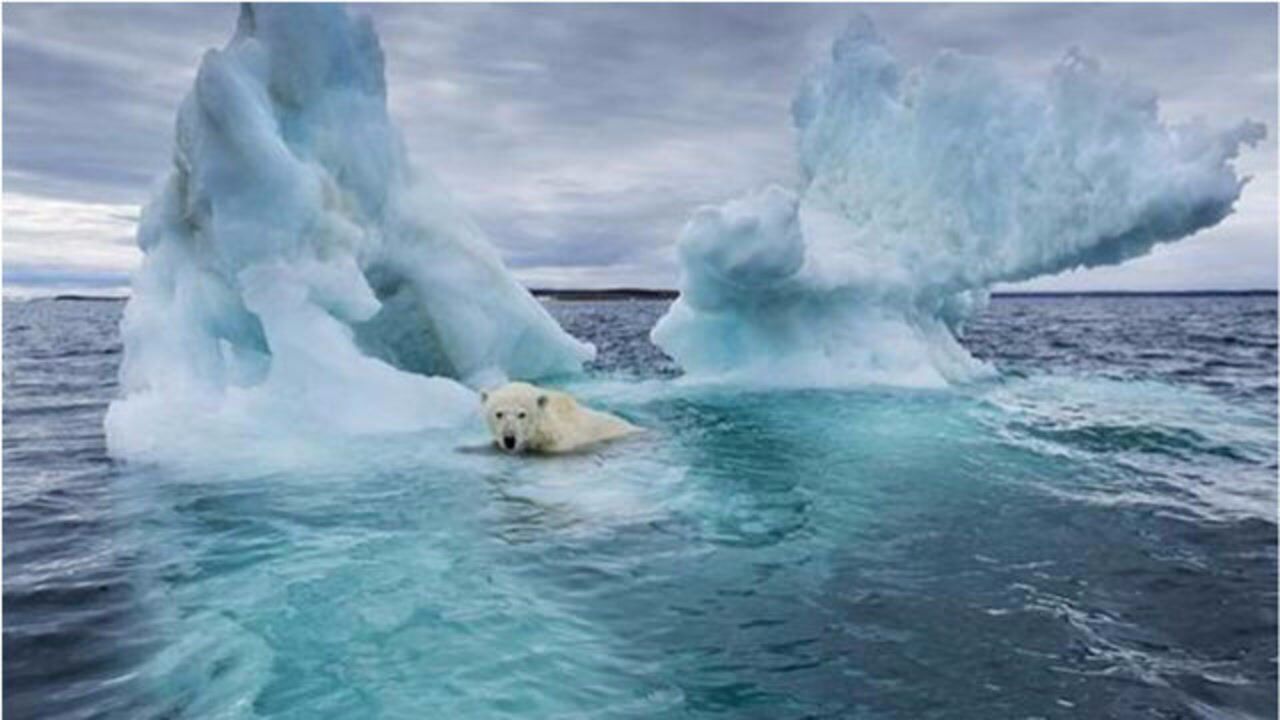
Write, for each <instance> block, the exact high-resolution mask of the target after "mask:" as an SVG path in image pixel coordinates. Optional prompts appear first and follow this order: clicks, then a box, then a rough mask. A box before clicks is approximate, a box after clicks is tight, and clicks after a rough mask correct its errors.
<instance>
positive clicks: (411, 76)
mask: <svg viewBox="0 0 1280 720" xmlns="http://www.w3.org/2000/svg"><path fill="white" fill-rule="evenodd" d="M861 9H862V10H863V11H864V12H867V13H868V14H869V15H870V16H871V17H872V18H873V19H874V20H875V22H876V23H877V25H878V26H879V28H880V30H881V31H882V33H883V34H884V35H885V36H886V37H887V38H888V39H889V41H890V43H891V45H892V47H893V48H894V51H895V52H896V53H897V54H898V55H899V56H900V58H901V59H902V60H903V63H904V64H905V65H914V64H918V63H920V62H924V61H927V60H928V59H929V58H930V57H932V56H933V54H934V53H936V51H937V50H938V49H940V48H943V47H949V48H954V49H957V50H961V51H964V52H971V53H979V54H984V55H988V56H990V57H992V58H994V59H995V60H996V61H997V62H998V63H999V64H1001V65H1002V66H1004V67H1005V68H1006V69H1008V70H1009V71H1010V72H1014V73H1025V74H1027V75H1041V74H1043V73H1044V72H1046V71H1047V69H1048V68H1049V67H1050V66H1051V65H1052V64H1053V63H1054V62H1055V61H1056V60H1057V59H1058V58H1059V57H1060V56H1061V55H1062V53H1063V52H1064V51H1065V50H1066V49H1067V48H1069V47H1072V46H1078V47H1080V48H1082V49H1084V50H1085V51H1086V52H1088V53H1090V54H1092V55H1095V56H1097V57H1099V58H1101V60H1102V61H1103V63H1104V64H1105V65H1106V66H1107V67H1109V68H1112V69H1114V70H1117V71H1119V72H1121V73H1124V74H1127V75H1128V76H1130V77H1131V78H1132V79H1133V80H1135V81H1136V82H1138V83H1141V84H1144V85H1148V86H1150V87H1153V88H1155V89H1156V90H1157V91H1158V92H1159V94H1160V97H1161V99H1162V109H1163V112H1164V114H1165V116H1166V117H1168V118H1170V119H1175V120H1177V119H1188V118H1191V117H1195V116H1203V117H1205V118H1207V119H1209V120H1210V121H1214V120H1215V119H1216V120H1218V121H1220V122H1222V123H1228V122H1233V121H1236V120H1239V119H1242V118H1245V117H1251V118H1253V119H1256V120H1260V121H1262V122H1264V123H1266V124H1267V125H1268V128H1269V138H1268V140H1267V142H1266V143H1265V144H1263V145H1262V146H1260V147H1259V148H1258V149H1255V150H1252V151H1249V152H1247V153H1246V154H1245V156H1244V157H1243V158H1242V159H1241V161H1240V167H1241V169H1242V171H1243V172H1244V173H1246V174H1250V175H1253V176H1254V180H1253V181H1252V183H1251V184H1250V185H1249V186H1248V187H1247V188H1246V190H1245V192H1244V195H1243V197H1242V200H1241V202H1240V204H1239V205H1238V209H1237V213H1236V215H1234V216H1233V217H1231V218H1229V219H1228V220H1227V221H1225V222H1224V223H1223V224H1222V225H1220V226H1218V227H1217V228H1214V229H1212V230H1209V231H1206V232H1203V233H1201V234H1200V235H1198V236H1196V237H1195V238H1192V239H1190V240H1188V241H1185V242H1183V243H1179V244H1177V245H1174V246H1170V247H1167V248H1162V249H1160V250H1159V251H1157V252H1156V253H1154V254H1153V255H1151V256H1149V257H1147V258H1143V259H1141V260H1139V261H1137V262H1135V263H1132V264H1129V265H1126V266H1123V267H1120V268H1108V269H1104V270H1095V271H1090V272H1088V273H1071V274H1067V275H1063V276H1059V277H1055V278H1045V279H1041V280H1037V281H1033V283H1031V284H1029V285H1027V286H1026V287H1030V288H1036V289H1103V288H1105V289H1117V288H1128V289H1186V288H1210V287H1229V288H1245V287H1268V288H1271V287H1275V285H1276V218H1277V212H1278V210H1277V204H1276V197H1277V182H1276V168H1275V157H1276V144H1275V139H1274V138H1275V136H1276V117H1275V108H1276V85H1277V78H1276V30H1275V28H1276V9H1275V7H1274V6H1267V5H1250V6H1239V5H1234V6H1233V5H1122V6H1105V5H943V6H934V5H885V6H876V5H871V6H862V7H861ZM355 11H356V12H364V13H368V14H371V15H373V17H374V21H375V23H376V25H377V26H378V29H379V32H380V34H381V36H382V40H383V46H384V49H385V50H386V55H387V71H388V87H389V95H390V105H391V113H392V116H393V118H395V119H396V121H397V122H399V124H400V126H401V128H402V130H403V133H404V136H405V140H406V143H407V145H408V147H409V150H410V152H411V154H412V156H413V157H412V160H413V164H414V166H415V167H417V168H419V169H421V170H424V171H430V172H433V173H435V174H436V175H437V176H438V177H439V178H440V180H441V181H442V183H443V184H444V185H445V186H446V187H449V188H450V189H451V190H452V192H453V193H454V195H455V196H456V197H457V199H458V200H460V201H461V202H462V203H463V204H464V205H465V206H466V207H468V208H469V209H470V210H471V212H472V213H473V214H474V215H475V217H476V219H477V220H478V221H479V222H480V224H481V225H482V226H483V227H484V228H485V229H486V230H487V231H488V232H489V233H490V234H491V235H492V237H493V239H494V242H495V244H496V245H497V246H498V247H499V249H500V250H501V251H502V253H503V256H504V257H505V259H506V260H507V262H508V264H510V265H511V266H512V267H513V268H515V269H516V271H517V274H518V275H519V276H520V277H521V279H523V280H524V281H526V282H528V283H530V284H535V285H541V286H573V287H589V286H596V287H599V286H609V285H624V284H625V285H647V286H664V287H670V286H673V285H674V283H675V265H674V263H673V261H672V257H671V245H672V243H673V241H674V238H675V236H676V234H677V232H678V230H679V228H680V226H681V225H682V224H683V223H684V222H685V220H686V219H687V218H688V217H689V215H690V213H691V212H692V211H693V209H694V208H696V207H697V206H699V205H702V204H705V203H710V202H719V201H722V200H724V199H725V198H728V197H731V196H735V195H738V194H741V193H742V192H744V191H747V190H749V189H751V188H754V187H757V186H759V185H761V184H763V183H767V182H781V183H790V182H791V181H792V179H793V178H794V177H795V172H796V171H795V157H794V151H793V147H792V142H793V133H792V131H791V128H790V117H789V104H790V100H791V96H792V94H793V92H794V89H795V87H796V85H797V83H798V81H799V78H800V77H801V75H802V74H803V73H804V71H805V70H806V69H807V68H809V67H810V66H812V65H813V64H814V63H815V62H816V61H817V60H818V59H819V58H820V57H821V56H822V54H823V53H825V52H826V51H827V47H828V45H829V43H830V41H831V38H832V36H833V35H834V34H835V32H836V30H837V29H838V28H839V27H840V26H841V25H842V24H843V22H844V21H845V20H846V19H847V17H848V16H849V15H850V14H851V13H852V12H853V10H852V9H851V8H849V7H848V6H839V5H573V6H561V5H537V4H532V5H470V4H468V5H373V6H356V7H355ZM234 17H235V8H234V6H229V5H137V6H131V5H10V6H9V7H6V8H5V14H4V59H5V63H4V99H5V103H4V150H5V157H4V183H5V196H4V202H5V211H4V213H5V217H4V220H5V242H4V253H5V280H6V292H9V291H11V290H13V289H17V288H19V287H28V288H34V287H41V286H45V285H54V284H61V285H62V286H66V285H76V286H79V287H85V286H93V287H102V286H108V287H109V286H111V285H112V283H113V282H114V283H119V284H123V282H124V275H125V273H126V272H127V270H128V269H129V268H130V267H132V265H133V264H134V263H135V262H136V260H137V253H136V251H135V250H133V249H132V248H131V246H130V242H129V239H128V238H129V237H130V235H131V232H132V230H131V227H130V223H131V218H132V217H133V216H134V215H135V214H136V208H137V206H138V205H139V204H141V203H142V202H144V201H145V200H146V198H147V196H148V194H149V189H150V185H151V183H152V182H153V180H154V178H156V177H158V176H159V175H161V174H162V173H163V172H164V170H165V169H166V167H167V164H168V162H169V151H170V145H171V139H172V121H173V116H174V112H175V110H176V107H177V104H178V102H179V101H180V100H181V97H182V94H183V93H184V92H185V91H186V89H187V87H188V86H189V84H190V82H191V80H192V78H193V77H194V73H195V68H196V66H197V64H198V62H199V58H200V55H201V54H202V53H203V51H204V50H205V49H206V48H208V47H214V46H220V45H221V44H223V43H224V42H225V40H226V38H227V37H228V36H229V34H230V30H231V28H232V27H233V24H234ZM77 279H81V280H83V282H79V283H77V282H76V281H77Z"/></svg>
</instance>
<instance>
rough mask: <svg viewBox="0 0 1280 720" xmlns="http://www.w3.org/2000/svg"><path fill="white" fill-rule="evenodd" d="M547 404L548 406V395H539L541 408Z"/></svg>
mask: <svg viewBox="0 0 1280 720" xmlns="http://www.w3.org/2000/svg"><path fill="white" fill-rule="evenodd" d="M546 406H547V396H546V395H539V396H538V407H540V408H544V407H546Z"/></svg>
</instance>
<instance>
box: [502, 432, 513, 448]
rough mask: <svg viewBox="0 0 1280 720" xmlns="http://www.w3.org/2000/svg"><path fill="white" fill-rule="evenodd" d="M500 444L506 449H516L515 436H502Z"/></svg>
mask: <svg viewBox="0 0 1280 720" xmlns="http://www.w3.org/2000/svg"><path fill="white" fill-rule="evenodd" d="M502 446H503V447H505V448H506V449H508V450H515V449H516V438H515V436H514V435H505V436H503V438H502Z"/></svg>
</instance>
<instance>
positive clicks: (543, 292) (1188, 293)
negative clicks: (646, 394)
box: [21, 288, 1276, 302]
mask: <svg viewBox="0 0 1280 720" xmlns="http://www.w3.org/2000/svg"><path fill="white" fill-rule="evenodd" d="M529 292H531V293H533V294H534V295H535V296H536V297H541V298H548V299H552V300H560V301H563V302H583V301H602V300H674V299H675V298H676V297H677V296H679V294H680V293H679V292H678V291H676V290H669V289H665V288H601V289H597V290H591V289H579V288H572V289H555V288H530V290H529ZM1262 295H1276V291H1275V290H1089V291H1045V292H998V293H992V294H991V296H992V297H993V298H1074V297H1080V298H1089V297H1104V298H1105V297H1114V298H1126V297H1131V298H1143V297H1252V296H1262ZM21 299H24V300H25V299H30V300H37V299H53V300H68V301H78V302H124V301H125V300H128V297H126V296H120V295H79V294H64V295H54V296H52V298H21Z"/></svg>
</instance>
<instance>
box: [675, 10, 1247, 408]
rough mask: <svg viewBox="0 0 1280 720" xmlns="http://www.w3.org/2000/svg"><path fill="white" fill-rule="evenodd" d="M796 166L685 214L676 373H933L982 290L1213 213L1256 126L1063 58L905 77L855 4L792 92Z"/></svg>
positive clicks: (919, 377) (951, 372)
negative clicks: (1208, 116)
mask: <svg viewBox="0 0 1280 720" xmlns="http://www.w3.org/2000/svg"><path fill="white" fill-rule="evenodd" d="M792 110H793V117H794V121H795V125H796V128H797V130H798V133H799V138H798V146H799V160H800V166H801V169H802V176H803V180H802V183H801V187H800V188H799V190H798V192H791V191H788V190H785V189H782V188H778V187H770V188H767V189H764V190H762V191H759V192H757V193H754V194H751V195H748V196H747V197H744V198H740V199H738V200H734V201H732V202H729V203H727V204H725V205H723V206H721V207H707V208H702V209H700V210H698V211H697V213H696V214H695V215H694V217H693V218H692V220H690V222H689V223H688V224H687V225H686V227H685V229H684V231H683V234H682V236H681V238H680V241H679V257H680V262H681V267H682V279H681V296H680V299H679V300H678V301H677V302H676V303H675V304H674V305H673V306H672V307H671V309H670V311H669V312H668V314H667V315H666V316H664V317H663V318H662V320H660V321H659V323H658V325H657V326H656V327H655V328H654V331H653V339H654V341H655V342H656V343H658V344H659V345H660V346H661V347H662V348H663V349H664V350H666V351H667V352H668V353H669V354H670V355H672V356H673V357H674V358H675V359H676V360H677V361H678V362H679V363H680V364H681V365H682V366H683V367H684V369H685V371H686V372H687V373H689V374H690V375H691V376H694V377H699V376H701V377H711V378H716V379H723V380H745V381H751V382H767V383H788V384H798V385H814V384H845V383H889V384H897V385H923V386H928V385H934V386H936V385H944V384H946V383H948V382H955V381H963V380H968V379H972V378H975V377H979V376H981V375H984V374H986V373H988V372H990V371H989V369H988V368H986V367H985V366H984V365H983V364H982V363H980V362H978V361H976V360H975V359H973V358H972V357H971V356H970V355H969V354H968V353H967V352H966V351H965V350H964V348H963V347H961V346H960V344H959V343H958V342H957V340H956V337H957V334H958V333H959V332H960V330H961V329H962V326H963V323H964V320H965V319H966V318H967V317H969V316H970V315H971V314H972V313H973V311H974V310H975V308H979V307H981V306H982V305H983V304H984V303H985V300H986V296H987V292H988V289H989V288H990V287H991V286H992V285H993V284H995V283H1000V282H1013V281H1019V280H1026V279H1029V278H1033V277H1036V276H1039V275H1045V274H1052V273H1058V272H1062V271H1065V270H1069V269H1072V268H1080V267H1095V266H1099V265H1111V264H1116V263H1121V262H1124V261H1125V260H1128V259H1131V258H1134V257H1137V256H1139V255H1142V254H1145V253H1147V252H1149V251H1150V250H1151V249H1152V248H1153V247H1154V246H1155V245H1157V244H1159V243H1163V242H1171V241H1174V240H1178V239H1181V238H1184V237H1187V236H1189V235H1191V234H1193V233H1195V232H1196V231H1198V230H1201V229H1203V228H1206V227H1209V226H1212V225H1214V224H1216V223H1217V222H1219V221H1220V220H1222V219H1223V218H1224V217H1226V216H1227V215H1228V214H1229V213H1230V212H1231V210H1232V205H1233V203H1234V202H1235V200H1236V199H1237V198H1238V197H1239V194H1240V190H1241V188H1242V186H1243V184H1244V181H1243V180H1240V179H1238V178H1237V177H1236V174H1235V172H1234V169H1233V168H1232V166H1231V164H1230V161H1231V159H1232V158H1234V157H1235V156H1236V154H1237V152H1238V150H1239V148H1240V146H1241V145H1242V144H1253V143H1255V142H1257V141H1258V140H1259V139H1261V138H1262V137H1263V136H1264V135H1265V128H1264V127H1263V126H1262V125H1260V124H1257V123H1253V122H1243V123H1240V124H1238V125H1236V126H1234V127H1231V128H1228V129H1225V130H1215V129H1211V128H1210V127H1208V126H1207V125H1206V124H1205V123H1203V122H1198V121H1197V122H1192V123H1187V124H1178V125H1173V124H1168V123H1164V122H1162V121H1161V120H1160V118H1159V115H1158V112H1157V101H1156V97H1155V95H1154V94H1153V93H1152V92H1151V91H1149V90H1145V89H1143V88H1140V87H1135V86H1133V85H1131V84H1129V83H1127V82H1125V81H1123V80H1120V79H1117V78H1114V77H1111V76H1109V75H1106V74H1104V73H1103V72H1102V70H1101V69H1100V67H1099V64H1098V63H1097V62H1095V61H1094V60H1091V59H1089V58H1087V57H1085V56H1083V55H1081V54H1080V53H1079V52H1077V51H1074V50H1073V51H1071V52H1068V53H1067V55H1066V56H1065V58H1064V59H1063V60H1062V61H1061V62H1060V63H1059V64H1058V65H1057V66H1056V67H1055V68H1054V70H1053V72H1052V74H1051V75H1050V77H1049V78H1048V80H1047V81H1046V82H1045V83H1044V84H1043V85H1042V86H1031V85H1028V84H1024V83H1019V82H1015V81H1013V80H1011V79H1009V78H1006V77H1004V76H1002V75H1001V74H1000V72H998V71H997V70H996V68H995V67H994V66H993V65H992V64H991V63H989V62H987V61H985V60H983V59H981V58H975V57H968V56H964V55H960V54H957V53H952V52H945V53H942V54H940V55H939V56H938V57H937V58H936V59H935V60H934V61H933V62H932V63H930V64H929V65H928V66H926V67H924V68H922V69H919V70H915V71H910V72H908V71H904V70H903V69H902V68H900V67H899V65H898V64H897V63H896V61H895V60H894V58H893V56H892V55H891V54H890V52H889V51H888V49H887V48H886V46H885V44H884V42H883V41H882V40H881V38H880V36H879V35H878V34H877V33H876V30H875V28H874V27H873V26H872V24H871V23H870V21H868V20H866V19H865V18H858V19H857V20H855V21H854V22H852V23H851V24H850V25H849V27H848V28H847V29H846V31H845V32H844V34H843V35H842V36H841V37H840V38H839V39H838V40H837V41H836V42H835V44H834V47H833V49H832V53H831V59H830V61H829V62H828V63H827V64H826V65H825V66H823V67H821V68H819V69H818V70H817V71H815V72H814V73H813V74H812V75H811V76H810V77H809V78H808V79H807V80H806V81H805V83H804V84H803V87H802V89H801V90H800V92H799V94H798V96H797V97H796V99H795V101H794V103H793V106H792Z"/></svg>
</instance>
